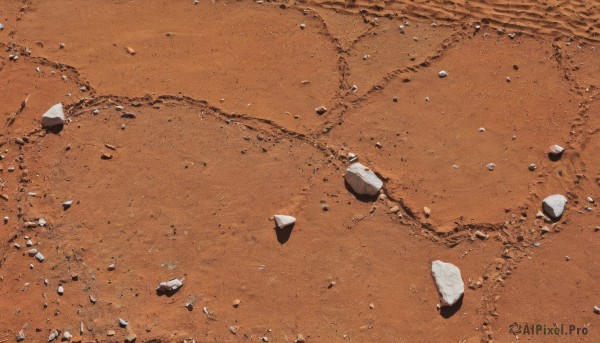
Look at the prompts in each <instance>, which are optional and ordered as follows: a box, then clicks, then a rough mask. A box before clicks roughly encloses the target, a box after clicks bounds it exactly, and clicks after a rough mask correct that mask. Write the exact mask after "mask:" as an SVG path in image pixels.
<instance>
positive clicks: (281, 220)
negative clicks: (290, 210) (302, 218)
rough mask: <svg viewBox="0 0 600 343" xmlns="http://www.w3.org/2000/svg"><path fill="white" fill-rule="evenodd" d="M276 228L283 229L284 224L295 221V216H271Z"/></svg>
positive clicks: (290, 223)
mask: <svg viewBox="0 0 600 343" xmlns="http://www.w3.org/2000/svg"><path fill="white" fill-rule="evenodd" d="M273 219H275V224H276V225H277V228H278V229H283V228H284V227H286V226H289V225H292V224H294V223H296V218H295V217H292V216H287V215H284V214H276V215H274V216H273Z"/></svg>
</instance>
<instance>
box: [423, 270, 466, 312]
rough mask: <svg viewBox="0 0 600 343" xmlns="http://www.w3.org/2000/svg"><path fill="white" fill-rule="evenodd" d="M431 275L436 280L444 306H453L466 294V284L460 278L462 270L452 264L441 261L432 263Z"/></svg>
mask: <svg viewBox="0 0 600 343" xmlns="http://www.w3.org/2000/svg"><path fill="white" fill-rule="evenodd" d="M431 274H433V279H434V280H435V285H436V286H437V289H438V292H439V293H440V297H441V299H440V301H441V303H442V304H441V305H442V306H452V305H454V304H456V302H457V301H458V300H459V299H460V297H462V295H463V294H464V293H465V284H464V282H463V280H462V277H461V276H460V269H458V267H457V266H455V265H453V264H452V263H446V262H442V261H439V260H436V261H433V262H432V263H431Z"/></svg>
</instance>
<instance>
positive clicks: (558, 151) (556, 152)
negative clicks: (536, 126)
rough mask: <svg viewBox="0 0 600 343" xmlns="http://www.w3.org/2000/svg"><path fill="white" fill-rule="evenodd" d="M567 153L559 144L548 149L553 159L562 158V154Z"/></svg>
mask: <svg viewBox="0 0 600 343" xmlns="http://www.w3.org/2000/svg"><path fill="white" fill-rule="evenodd" d="M564 151H565V148H563V147H561V146H560V145H558V144H554V145H552V146H550V148H548V155H550V156H551V157H555V158H556V157H560V156H561V155H562V153H563V152H564Z"/></svg>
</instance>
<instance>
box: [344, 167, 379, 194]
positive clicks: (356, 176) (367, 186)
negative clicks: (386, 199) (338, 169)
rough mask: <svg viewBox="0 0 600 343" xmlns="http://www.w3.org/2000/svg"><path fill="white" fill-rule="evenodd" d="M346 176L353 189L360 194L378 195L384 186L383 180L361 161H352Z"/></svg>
mask: <svg viewBox="0 0 600 343" xmlns="http://www.w3.org/2000/svg"><path fill="white" fill-rule="evenodd" d="M344 178H345V179H346V182H348V184H349V185H350V187H352V190H354V192H356V193H358V194H360V195H370V196H373V195H376V194H377V193H378V192H379V190H380V189H381V187H383V181H381V180H380V179H379V178H378V177H377V175H375V173H373V172H372V171H371V170H370V169H369V168H367V167H365V166H363V165H362V164H360V163H352V164H351V165H350V166H349V167H348V169H346V173H345V174H344Z"/></svg>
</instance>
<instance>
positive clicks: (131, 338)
mask: <svg viewBox="0 0 600 343" xmlns="http://www.w3.org/2000/svg"><path fill="white" fill-rule="evenodd" d="M136 340H137V336H136V335H135V334H134V333H128V334H127V335H125V343H134V342H135V341H136Z"/></svg>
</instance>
